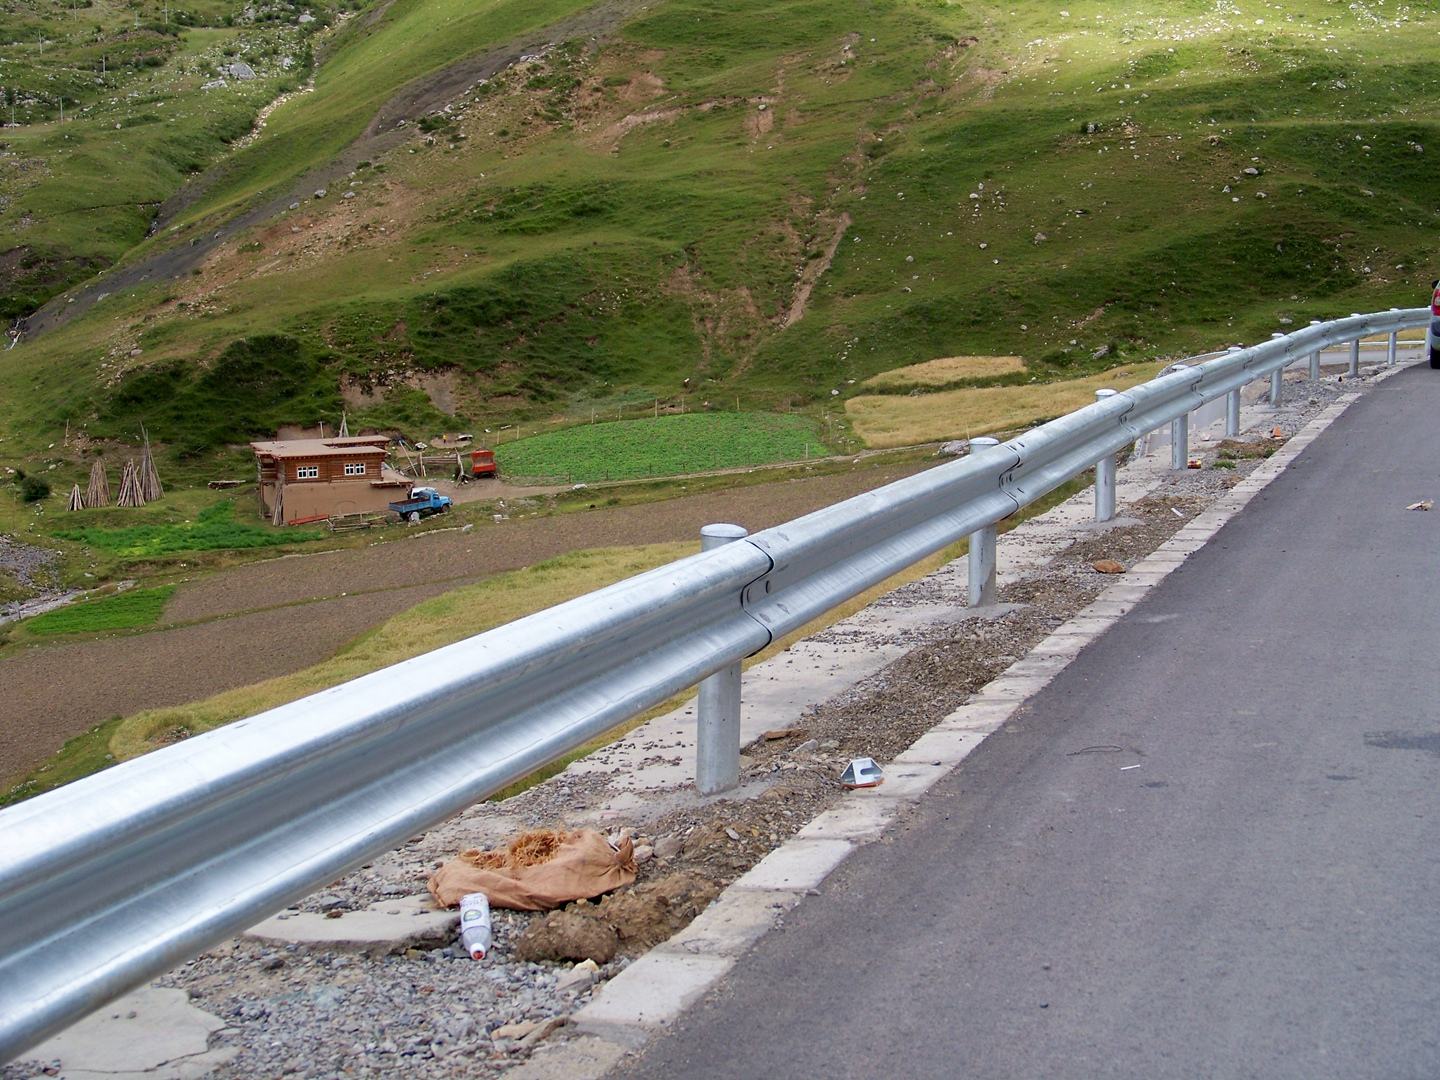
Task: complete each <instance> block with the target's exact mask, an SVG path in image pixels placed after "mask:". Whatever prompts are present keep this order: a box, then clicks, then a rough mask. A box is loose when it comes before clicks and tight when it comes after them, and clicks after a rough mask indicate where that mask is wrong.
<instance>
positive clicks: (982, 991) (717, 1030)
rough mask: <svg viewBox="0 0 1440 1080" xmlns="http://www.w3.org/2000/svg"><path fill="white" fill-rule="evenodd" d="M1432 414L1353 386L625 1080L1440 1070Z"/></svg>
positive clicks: (1439, 446) (1435, 390)
mask: <svg viewBox="0 0 1440 1080" xmlns="http://www.w3.org/2000/svg"><path fill="white" fill-rule="evenodd" d="M1437 416H1440V372H1431V371H1430V370H1429V369H1428V368H1413V369H1410V370H1408V371H1406V372H1403V373H1402V374H1400V375H1399V376H1397V377H1396V378H1395V379H1394V380H1392V381H1391V382H1390V383H1388V384H1387V385H1386V386H1385V387H1383V388H1381V389H1378V390H1377V391H1376V392H1375V393H1374V394H1372V395H1369V396H1367V397H1366V398H1365V399H1363V400H1362V401H1360V402H1358V403H1357V404H1356V405H1354V406H1352V407H1351V408H1350V410H1349V411H1347V412H1346V413H1345V414H1344V416H1343V417H1342V418H1341V419H1340V420H1339V421H1337V423H1336V424H1335V425H1334V426H1332V427H1331V428H1330V429H1329V431H1328V432H1327V433H1326V434H1325V435H1323V436H1322V437H1321V438H1320V439H1318V440H1317V441H1316V442H1315V443H1314V444H1312V445H1311V447H1310V448H1309V449H1308V450H1306V451H1305V452H1304V453H1303V454H1302V455H1301V456H1300V457H1299V458H1298V459H1297V460H1296V461H1295V462H1294V464H1293V465H1292V467H1291V468H1290V469H1288V470H1287V471H1286V472H1285V473H1284V474H1283V475H1282V476H1281V477H1279V478H1278V479H1277V480H1276V481H1275V482H1274V483H1272V484H1271V485H1270V486H1269V487H1268V488H1266V489H1265V491H1264V492H1263V493H1262V494H1261V495H1259V496H1258V497H1257V498H1256V499H1255V500H1253V501H1252V502H1251V503H1250V505H1249V506H1248V507H1247V508H1246V509H1245V510H1244V511H1243V512H1242V513H1241V514H1240V515H1238V516H1237V517H1236V518H1235V519H1234V520H1232V521H1231V523H1230V524H1229V525H1228V526H1226V527H1225V528H1224V529H1223V530H1222V531H1221V532H1220V533H1219V535H1218V536H1217V537H1216V538H1215V540H1214V541H1212V542H1211V543H1210V544H1209V545H1208V546H1207V547H1206V548H1205V549H1203V550H1202V551H1201V552H1199V553H1197V554H1196V555H1195V556H1193V557H1192V558H1191V559H1190V560H1189V561H1188V562H1187V563H1186V564H1185V565H1184V566H1183V567H1181V568H1180V569H1179V570H1178V571H1176V572H1175V573H1173V574H1172V575H1171V576H1170V577H1169V578H1168V579H1167V580H1166V581H1165V582H1164V583H1163V584H1161V585H1160V586H1158V587H1157V588H1156V589H1155V590H1153V591H1152V592H1151V594H1150V596H1149V597H1148V598H1147V599H1146V600H1145V601H1144V602H1143V603H1142V604H1140V605H1139V606H1138V607H1137V608H1136V609H1135V610H1134V611H1132V612H1131V613H1130V615H1128V616H1127V617H1126V618H1125V619H1123V620H1122V621H1121V622H1120V623H1119V624H1117V625H1116V626H1115V627H1113V628H1112V629H1111V630H1110V631H1109V632H1108V633H1107V634H1106V635H1105V636H1104V637H1102V638H1101V639H1100V640H1099V641H1097V642H1095V643H1094V644H1092V645H1091V646H1090V647H1089V648H1088V649H1086V650H1085V651H1084V652H1083V653H1082V654H1081V655H1080V657H1079V658H1078V659H1077V660H1076V662H1075V663H1073V664H1072V665H1071V666H1070V668H1069V669H1067V670H1066V671H1065V672H1064V673H1062V674H1061V675H1060V676H1059V677H1058V678H1057V679H1056V680H1055V681H1054V682H1053V683H1052V684H1051V685H1050V686H1049V687H1048V688H1047V689H1046V690H1045V691H1043V692H1042V693H1041V694H1039V695H1037V696H1036V697H1035V698H1034V699H1033V700H1032V701H1031V703H1030V704H1029V705H1028V706H1027V707H1026V708H1025V709H1024V710H1023V711H1022V712H1021V713H1020V714H1018V715H1017V717H1016V718H1015V719H1014V720H1013V721H1012V723H1011V724H1009V725H1008V726H1007V727H1006V728H1005V729H1003V730H1002V731H1001V732H998V733H997V734H996V735H994V736H993V737H992V738H990V739H989V740H987V742H986V743H985V744H984V745H983V746H982V747H981V748H980V750H978V751H977V752H976V753H975V754H973V755H972V756H971V757H970V759H969V760H968V761H967V762H966V763H965V764H964V765H963V766H962V767H961V768H960V769H958V770H957V771H956V772H955V773H954V774H952V775H951V776H950V777H949V778H948V779H947V780H946V781H944V782H942V783H941V784H939V785H937V786H936V787H935V788H933V789H932V791H931V793H930V795H929V796H927V797H926V799H924V800H923V801H922V802H921V804H920V806H919V808H918V809H917V811H916V812H915V813H914V814H913V815H912V816H911V817H910V818H909V819H908V821H907V822H906V824H905V825H903V826H902V827H901V828H900V829H898V830H897V831H896V832H895V834H894V836H893V839H892V840H888V841H886V842H881V843H877V844H872V845H869V846H868V847H865V848H863V849H861V850H860V851H859V852H857V853H856V854H855V855H853V856H852V857H851V859H850V860H849V861H848V862H847V863H846V864H845V865H844V866H843V867H842V868H841V869H840V870H839V871H837V872H836V873H835V874H834V875H832V876H831V878H830V879H829V880H828V881H827V882H826V883H825V885H824V886H823V888H822V889H821V892H820V895H819V896H815V897H810V898H807V899H806V900H805V902H804V903H802V904H801V905H800V907H799V908H797V909H796V910H795V911H794V912H793V913H792V914H791V915H790V916H788V917H787V920H786V923H785V925H784V926H783V928H782V929H780V930H778V931H776V932H774V933H772V934H771V935H769V936H767V937H766V938H765V939H763V941H762V942H761V944H760V945H759V946H758V947H757V948H756V949H755V950H753V951H752V952H751V953H750V954H749V955H748V956H746V957H745V958H744V959H742V961H741V962H740V964H739V965H738V966H737V967H736V968H735V970H734V971H733V972H732V973H731V975H730V977H729V978H728V979H727V980H726V981H725V982H724V983H723V984H722V986H721V988H720V989H719V990H717V991H716V992H714V993H712V994H711V995H710V997H709V998H707V999H706V1001H705V1002H704V1003H702V1005H700V1006H698V1007H697V1008H695V1009H693V1010H691V1012H690V1013H688V1014H687V1016H686V1017H685V1018H684V1019H683V1020H682V1021H681V1022H680V1023H679V1024H678V1025H677V1027H676V1028H675V1029H674V1030H673V1031H672V1032H671V1033H669V1034H667V1035H666V1036H664V1037H662V1038H661V1039H660V1040H659V1041H658V1042H656V1043H655V1044H654V1045H653V1046H652V1047H651V1049H650V1050H649V1052H648V1053H647V1054H646V1056H645V1057H644V1058H643V1059H641V1061H640V1062H639V1063H638V1064H637V1065H635V1066H634V1067H633V1069H632V1072H631V1073H627V1075H631V1074H633V1075H636V1076H647V1077H674V1076H685V1077H747V1078H748V1077H760V1076H767V1077H820V1076H823V1077H827V1078H839V1077H867V1078H868V1077H878V1076H886V1075H891V1076H907V1077H909V1076H914V1077H965V1078H977V1080H978V1078H984V1077H1047V1078H1049V1077H1085V1078H1098V1077H1137V1078H1138V1077H1144V1078H1162V1077H1187V1078H1188V1077H1217V1078H1219V1077H1267V1078H1269V1077H1296V1078H1305V1080H1315V1078H1317V1077H1345V1078H1355V1077H1384V1078H1386V1080H1396V1078H1404V1077H1416V1078H1420V1077H1424V1078H1434V1077H1437V1076H1440V836H1437V833H1436V830H1437V826H1440V665H1437V663H1436V659H1435V654H1436V651H1437V648H1440V511H1437V512H1434V513H1428V514H1426V513H1419V512H1408V511H1406V510H1405V509H1404V507H1405V505H1406V504H1407V503H1411V502H1414V501H1416V500H1419V499H1422V498H1437V500H1440V425H1437V422H1436V417H1437ZM1107 746H1118V747H1121V748H1122V749H1121V750H1120V751H1119V752H1114V751H1100V752H1096V751H1091V752H1086V751H1087V749H1089V748H1095V747H1107ZM1127 765H1138V766H1139V768H1133V769H1128V770H1124V771H1122V768H1121V767H1122V766H1127Z"/></svg>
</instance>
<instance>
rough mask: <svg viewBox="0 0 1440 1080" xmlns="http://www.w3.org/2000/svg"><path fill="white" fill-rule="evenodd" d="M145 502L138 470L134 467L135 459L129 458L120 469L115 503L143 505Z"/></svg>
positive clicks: (117, 504) (118, 504) (119, 504)
mask: <svg viewBox="0 0 1440 1080" xmlns="http://www.w3.org/2000/svg"><path fill="white" fill-rule="evenodd" d="M145 502H146V499H145V492H144V491H143V490H142V487H141V483H140V470H139V469H137V468H136V467H135V459H134V458H131V459H130V460H128V461H126V462H125V467H124V468H123V469H121V470H120V495H119V496H118V497H117V498H116V500H115V505H116V506H144V505H145Z"/></svg>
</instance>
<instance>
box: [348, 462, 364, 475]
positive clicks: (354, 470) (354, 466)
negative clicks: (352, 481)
mask: <svg viewBox="0 0 1440 1080" xmlns="http://www.w3.org/2000/svg"><path fill="white" fill-rule="evenodd" d="M345 475H346V476H364V475H365V463H364V462H363V461H347V462H346V463H345Z"/></svg>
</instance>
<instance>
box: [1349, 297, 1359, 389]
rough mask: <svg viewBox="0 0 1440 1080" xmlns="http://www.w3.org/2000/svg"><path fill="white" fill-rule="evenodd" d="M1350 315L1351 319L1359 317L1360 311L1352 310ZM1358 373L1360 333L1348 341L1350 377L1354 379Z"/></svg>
mask: <svg viewBox="0 0 1440 1080" xmlns="http://www.w3.org/2000/svg"><path fill="white" fill-rule="evenodd" d="M1350 317H1351V318H1352V319H1358V318H1359V317H1360V313H1359V312H1358V311H1352V312H1351V313H1350ZM1359 374H1360V335H1359V334H1356V335H1355V340H1354V341H1352V342H1351V343H1350V377H1351V378H1352V379H1354V378H1357V377H1358V376H1359Z"/></svg>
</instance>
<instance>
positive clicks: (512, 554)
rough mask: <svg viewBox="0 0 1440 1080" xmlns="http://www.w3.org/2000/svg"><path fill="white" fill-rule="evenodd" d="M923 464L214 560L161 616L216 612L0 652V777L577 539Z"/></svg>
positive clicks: (661, 538) (676, 534)
mask: <svg viewBox="0 0 1440 1080" xmlns="http://www.w3.org/2000/svg"><path fill="white" fill-rule="evenodd" d="M924 467H926V466H924V465H910V466H904V467H889V468H865V469H858V470H856V471H855V472H853V473H842V474H839V475H833V476H819V477H813V478H806V479H797V480H786V481H782V482H780V483H774V484H762V485H757V486H754V487H747V488H738V489H735V490H730V491H718V492H710V493H707V494H704V495H693V496H686V497H682V498H679V499H671V500H668V501H666V502H658V503H646V504H643V505H639V506H626V507H614V508H606V509H598V510H590V511H584V512H578V513H569V514H559V515H555V516H552V517H540V518H530V519H526V520H521V521H508V522H502V523H499V524H495V525H477V526H476V527H475V528H474V529H472V530H471V531H470V532H460V531H458V530H457V531H454V532H440V533H429V534H421V535H419V536H416V537H414V538H413V539H410V540H396V541H394V542H391V543H383V544H377V545H375V546H374V547H368V548H359V549H352V550H345V551H334V552H326V553H320V554H315V555H306V556H293V557H289V558H282V559H274V560H271V561H269V562H263V563H252V564H250V565H248V566H241V567H236V568H234V569H231V570H223V571H219V572H217V573H214V574H211V575H209V576H207V577H205V578H201V579H199V580H197V581H195V582H193V583H190V584H187V585H183V586H181V588H180V589H179V590H178V591H177V592H176V594H175V596H174V598H173V599H172V600H171V602H170V606H169V607H168V608H167V610H166V613H165V617H166V619H167V620H176V621H179V620H194V619H207V618H208V619H215V621H211V622H204V623H200V624H199V625H190V626H181V627H177V628H176V629H173V630H161V631H156V632H153V633H147V634H137V635H133V636H127V637H115V638H108V639H98V640H92V641H84V642H74V643H72V644H66V645H45V646H36V647H34V648H30V649H27V650H25V651H24V652H21V653H18V654H15V655H13V656H9V657H7V658H5V659H0V686H3V687H5V696H4V701H3V704H0V779H3V778H15V777H17V774H20V773H23V772H26V771H28V770H30V769H32V768H34V767H35V766H37V765H39V764H40V763H41V762H43V761H44V760H45V759H46V758H47V757H49V756H50V755H51V754H53V753H54V752H55V751H56V750H58V749H59V748H60V747H61V745H62V744H63V743H64V742H65V740H66V739H69V738H72V737H73V736H75V735H79V734H81V733H82V732H84V731H88V730H89V729H90V728H92V727H94V726H95V725H96V724H98V723H102V722H103V721H105V720H108V719H110V718H111V717H113V716H117V715H129V714H130V713H134V712H139V711H140V710H142V709H147V708H154V707H158V706H164V705H182V704H184V703H185V702H187V701H196V700H199V699H201V698H204V697H208V696H210V695H211V694H215V693H219V692H220V691H222V690H228V689H231V688H233V687H237V686H245V685H248V684H250V683H253V682H258V681H260V680H262V679H268V678H273V677H275V676H277V675H285V674H288V673H290V672H293V671H298V670H300V669H301V668H305V667H308V666H310V665H311V664H315V663H318V662H320V661H321V660H324V659H326V658H327V657H329V656H331V655H333V653H334V652H335V651H336V650H337V649H339V648H340V647H341V646H342V645H344V644H345V643H346V642H348V641H350V640H351V639H353V638H354V637H356V636H357V635H359V634H360V633H362V632H364V631H365V630H368V629H370V628H371V627H373V626H376V625H378V624H379V623H381V622H383V621H385V620H386V619H388V618H390V617H391V616H393V615H397V614H399V613H400V612H402V611H404V610H406V609H407V608H410V607H413V606H414V605H415V604H418V603H419V602H420V601H422V600H424V599H427V598H428V597H431V596H435V595H437V594H439V593H442V592H446V591H448V590H450V589H455V588H459V587H460V586H462V585H468V584H472V583H474V582H477V581H481V580H484V579H485V578H487V577H490V576H491V575H493V574H497V573H502V572H504V571H506V570H516V569H519V568H521V567H524V566H530V565H533V564H534V563H537V562H540V561H542V560H544V559H549V558H553V557H555V556H557V555H563V554H565V553H566V552H570V551H576V550H579V549H582V548H597V547H619V546H630V545H638V544H656V543H666V542H670V541H676V540H698V537H699V534H700V527H701V526H702V525H707V524H710V523H711V522H716V521H733V522H737V523H739V524H741V525H744V526H745V527H746V528H748V529H750V530H752V531H753V530H755V529H760V528H766V527H768V526H771V525H776V524H779V523H780V522H782V521H788V520H790V519H791V518H794V517H796V516H798V515H800V514H805V513H809V512H810V511H812V510H818V509H820V508H821V507H823V506H828V505H830V504H831V503H834V502H838V501H839V500H841V499H846V498H849V497H850V496H852V495H857V494H859V493H860V492H862V491H869V490H871V489H872V488H876V487H879V486H880V485H882V484H887V483H890V482H891V481H893V480H898V479H899V478H900V477H902V476H906V475H909V474H911V473H914V472H917V471H919V470H920V469H921V468H924ZM343 594H348V595H343ZM277 605H284V606H277ZM217 616H218V617H219V618H216V617H217Z"/></svg>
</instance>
